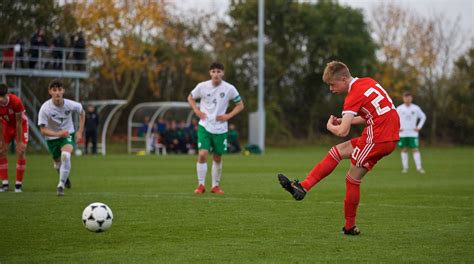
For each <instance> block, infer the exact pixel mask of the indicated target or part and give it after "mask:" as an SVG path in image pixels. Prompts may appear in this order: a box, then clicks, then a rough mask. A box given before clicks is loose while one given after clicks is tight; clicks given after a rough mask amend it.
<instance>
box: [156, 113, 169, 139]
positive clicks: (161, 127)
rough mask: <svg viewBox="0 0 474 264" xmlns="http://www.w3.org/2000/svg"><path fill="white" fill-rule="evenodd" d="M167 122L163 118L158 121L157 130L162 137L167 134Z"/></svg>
mask: <svg viewBox="0 0 474 264" xmlns="http://www.w3.org/2000/svg"><path fill="white" fill-rule="evenodd" d="M166 126H167V124H166V121H165V119H164V118H163V117H159V118H158V121H157V122H156V129H157V130H158V133H159V134H160V135H164V134H165V133H166Z"/></svg>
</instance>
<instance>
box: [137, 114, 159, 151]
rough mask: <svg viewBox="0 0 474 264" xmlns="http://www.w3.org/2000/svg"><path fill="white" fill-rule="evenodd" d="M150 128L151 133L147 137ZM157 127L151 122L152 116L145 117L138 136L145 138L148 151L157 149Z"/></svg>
mask: <svg viewBox="0 0 474 264" xmlns="http://www.w3.org/2000/svg"><path fill="white" fill-rule="evenodd" d="M148 128H150V129H151V130H150V135H149V136H148V137H147V133H148ZM155 130H156V129H155V127H154V126H153V124H151V123H150V117H149V116H145V117H144V118H143V123H142V125H141V126H140V127H139V128H138V137H140V138H143V137H144V138H145V146H146V152H147V153H151V152H153V151H155V135H154V133H155Z"/></svg>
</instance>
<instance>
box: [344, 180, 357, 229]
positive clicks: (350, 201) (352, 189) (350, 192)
mask: <svg viewBox="0 0 474 264" xmlns="http://www.w3.org/2000/svg"><path fill="white" fill-rule="evenodd" d="M360 183H361V181H360V180H356V179H354V178H352V177H351V176H350V175H349V174H347V176H346V198H345V199H344V216H345V217H346V224H345V226H344V227H345V229H346V230H349V229H351V228H352V227H354V226H355V219H356V213H357V207H358V206H359V200H360Z"/></svg>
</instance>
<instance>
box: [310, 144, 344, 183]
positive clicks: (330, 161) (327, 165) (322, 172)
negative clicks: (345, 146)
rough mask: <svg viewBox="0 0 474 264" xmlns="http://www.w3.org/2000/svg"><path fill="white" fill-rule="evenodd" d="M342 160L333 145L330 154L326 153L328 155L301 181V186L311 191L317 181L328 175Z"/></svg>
mask: <svg viewBox="0 0 474 264" xmlns="http://www.w3.org/2000/svg"><path fill="white" fill-rule="evenodd" d="M341 160H342V158H341V155H340V154H339V151H338V150H337V148H336V147H332V148H331V150H329V152H328V154H326V157H324V158H323V159H322V160H321V161H320V162H319V163H318V164H316V166H314V168H313V169H312V170H311V171H310V172H309V174H308V176H306V179H305V180H304V181H303V182H301V186H303V188H304V189H305V190H306V191H309V190H310V189H311V188H313V186H314V185H316V183H318V182H319V181H321V180H322V179H324V178H325V177H326V176H328V175H329V174H330V173H331V172H332V171H333V170H334V169H335V168H336V167H337V165H338V164H339V162H340V161H341Z"/></svg>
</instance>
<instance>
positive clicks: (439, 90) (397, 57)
mask: <svg viewBox="0 0 474 264" xmlns="http://www.w3.org/2000/svg"><path fill="white" fill-rule="evenodd" d="M459 21H460V18H459V17H458V18H456V19H455V20H454V21H452V20H450V19H449V18H447V17H446V16H444V15H443V14H432V15H431V16H427V17H423V16H421V15H420V14H418V13H417V12H415V11H413V10H410V9H408V8H404V7H402V6H399V5H396V4H394V3H393V2H391V3H381V4H378V5H376V6H375V8H374V9H373V12H372V28H373V34H374V37H375V39H376V41H377V42H378V44H379V51H378V57H379V59H380V64H381V67H380V69H381V71H380V72H381V76H380V77H379V78H380V79H381V80H385V81H386V82H387V83H388V87H387V88H389V87H392V88H393V89H394V90H395V94H396V95H400V94H401V92H402V91H403V90H407V89H409V90H412V91H414V92H418V95H419V96H420V97H421V98H423V99H424V103H425V106H426V107H427V110H428V111H427V112H428V113H429V115H428V116H429V118H430V122H429V123H430V139H431V140H435V139H436V131H437V128H438V116H439V113H440V111H447V107H448V105H449V94H448V91H449V85H448V80H449V77H450V75H451V73H452V69H453V65H454V64H453V63H454V59H455V58H457V57H458V56H459V54H461V53H462V51H463V50H462V46H463V44H464V39H463V35H462V34H460V32H461V29H460V25H459ZM387 83H384V85H386V86H387Z"/></svg>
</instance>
